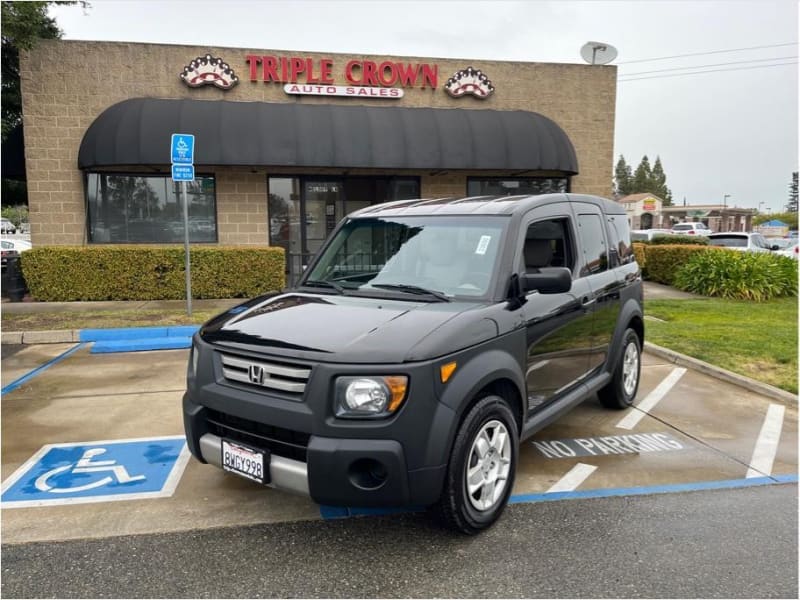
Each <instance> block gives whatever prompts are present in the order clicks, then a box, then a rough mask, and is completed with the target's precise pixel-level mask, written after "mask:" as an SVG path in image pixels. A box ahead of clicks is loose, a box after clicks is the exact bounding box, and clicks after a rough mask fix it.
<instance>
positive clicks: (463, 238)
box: [303, 216, 507, 297]
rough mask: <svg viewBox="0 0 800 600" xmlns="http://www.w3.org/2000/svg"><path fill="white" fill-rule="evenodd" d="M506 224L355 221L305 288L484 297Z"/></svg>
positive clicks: (454, 219)
mask: <svg viewBox="0 0 800 600" xmlns="http://www.w3.org/2000/svg"><path fill="white" fill-rule="evenodd" d="M506 224H507V220H506V219H504V218H502V217H486V216H482V217H479V218H476V217H396V218H372V219H353V220H351V221H349V222H348V223H346V224H345V225H344V226H343V227H342V228H341V229H340V230H339V232H338V233H337V234H336V237H335V238H334V239H333V240H332V241H331V243H330V245H329V246H327V248H326V250H325V251H324V253H323V255H322V256H320V258H319V261H318V262H317V264H316V266H315V267H314V269H313V270H312V271H311V273H309V275H308V276H307V277H306V278H305V279H304V280H303V284H308V285H312V284H316V285H320V282H325V283H326V284H335V286H336V287H340V288H342V290H344V291H347V290H360V291H367V290H381V291H382V293H386V291H387V290H393V291H399V292H400V293H414V292H416V293H424V291H425V290H429V291H433V292H438V293H441V294H444V295H445V296H474V297H478V296H485V295H486V294H487V293H488V292H489V286H490V283H491V278H492V273H494V271H495V265H496V263H497V259H498V255H499V248H500V247H501V246H500V244H501V237H502V235H503V233H504V230H505V228H506ZM408 286H413V287H416V288H422V290H412V289H411V288H409V287H408ZM403 288H405V289H403Z"/></svg>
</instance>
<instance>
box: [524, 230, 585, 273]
mask: <svg viewBox="0 0 800 600" xmlns="http://www.w3.org/2000/svg"><path fill="white" fill-rule="evenodd" d="M573 248H574V245H573V244H572V239H571V237H570V228H569V221H568V220H567V219H566V218H559V219H547V220H544V221H536V222H535V223H531V224H530V225H529V226H528V229H527V231H526V232H525V246H524V248H523V252H522V257H523V261H524V264H525V271H526V272H527V273H535V272H536V271H538V270H539V269H543V268H547V267H566V268H568V269H569V270H570V271H571V270H572V268H573V267H574V266H575V256H574V250H573Z"/></svg>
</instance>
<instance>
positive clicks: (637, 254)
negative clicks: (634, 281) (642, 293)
mask: <svg viewBox="0 0 800 600" xmlns="http://www.w3.org/2000/svg"><path fill="white" fill-rule="evenodd" d="M631 246H633V256H634V258H635V259H636V263H637V264H638V265H639V268H640V269H641V270H642V276H643V277H644V275H645V273H646V267H647V244H645V243H643V242H633V244H631Z"/></svg>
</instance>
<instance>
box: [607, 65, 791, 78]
mask: <svg viewBox="0 0 800 600" xmlns="http://www.w3.org/2000/svg"><path fill="white" fill-rule="evenodd" d="M796 64H797V61H796V60H795V61H792V62H785V63H775V64H774V65H754V66H752V67H737V68H735V69H708V70H706V71H693V72H691V73H673V74H672V75H653V76H652V77H634V78H633V79H618V80H617V81H618V82H619V83H624V82H626V81H642V80H643V79H664V78H666V77H683V76H685V75H699V74H700V73H724V72H726V71H746V70H748V69H766V68H767V67H781V66H783V65H796Z"/></svg>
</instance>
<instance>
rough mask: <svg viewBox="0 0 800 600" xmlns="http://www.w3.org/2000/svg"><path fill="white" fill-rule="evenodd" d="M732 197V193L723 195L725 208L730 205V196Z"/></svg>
mask: <svg viewBox="0 0 800 600" xmlns="http://www.w3.org/2000/svg"><path fill="white" fill-rule="evenodd" d="M730 197H731V195H730V194H725V195H724V196H723V197H722V207H723V208H727V207H728V198H730Z"/></svg>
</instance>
